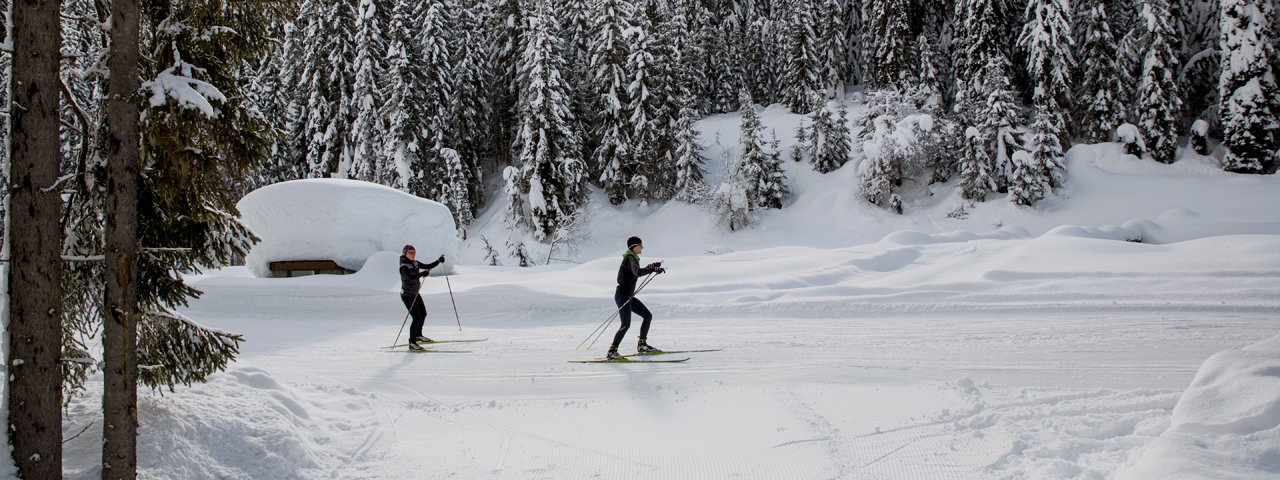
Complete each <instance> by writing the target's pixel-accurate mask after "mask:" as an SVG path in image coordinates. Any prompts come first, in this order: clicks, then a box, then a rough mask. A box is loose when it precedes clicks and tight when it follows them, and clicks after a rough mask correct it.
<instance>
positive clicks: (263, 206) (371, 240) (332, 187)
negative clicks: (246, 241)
mask: <svg viewBox="0 0 1280 480" xmlns="http://www.w3.org/2000/svg"><path fill="white" fill-rule="evenodd" d="M237 207H238V208H239V209H240V214H241V215H242V216H243V218H244V223H245V225H248V227H249V228H250V229H252V230H253V233H255V234H257V235H258V236H259V237H261V239H262V241H261V242H259V243H258V244H257V245H254V247H253V249H252V250H250V251H249V255H248V257H247V258H246V259H245V263H246V265H247V266H248V268H249V271H250V272H252V273H253V274H254V275H256V276H259V277H267V276H270V271H269V264H270V262H278V261H289V260H333V261H334V262H336V263H337V264H338V265H340V266H342V267H343V268H346V269H348V270H359V269H360V267H361V266H363V265H364V263H365V260H367V259H368V258H369V256H370V255H373V254H374V253H375V252H379V251H384V250H387V251H393V252H396V253H397V254H399V253H400V249H401V247H403V246H404V244H406V243H411V244H413V245H414V247H415V248H416V249H417V250H418V259H419V260H422V261H432V260H434V259H435V258H436V257H439V256H440V255H446V256H448V257H454V254H455V253H456V251H457V243H458V240H457V235H456V227H455V225H454V223H453V215H452V214H451V213H450V212H449V209H448V207H445V206H444V205H441V204H439V203H436V202H433V201H431V200H426V199H422V198H418V197H415V196H413V195H410V194H408V193H405V192H402V191H399V190H396V189H394V188H391V187H386V186H382V185H378V184H374V183H369V182H362V181H358V180H344V179H336V178H317V179H306V180H293V181H289V182H282V183H277V184H274V185H268V186H265V187H262V188H260V189H257V190H254V191H253V192H251V193H249V194H248V195H246V196H245V197H244V198H243V199H241V200H240V203H238V204H237ZM450 263H452V262H450Z"/></svg>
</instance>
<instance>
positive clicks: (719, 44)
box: [707, 5, 750, 112]
mask: <svg viewBox="0 0 1280 480" xmlns="http://www.w3.org/2000/svg"><path fill="white" fill-rule="evenodd" d="M723 10H724V11H723V12H716V13H721V14H722V15H724V16H722V17H719V18H721V20H720V21H719V23H718V24H717V26H716V37H715V38H716V45H715V48H713V49H712V51H713V52H715V53H714V54H710V55H709V56H708V57H709V59H710V62H709V63H708V66H707V71H708V72H709V73H708V74H707V76H708V83H709V84H710V85H711V86H712V92H711V98H710V111H711V112H732V111H735V110H736V109H737V108H738V92H740V91H741V90H742V89H744V88H748V87H749V84H750V82H749V81H748V77H747V76H746V75H745V73H744V69H742V68H740V65H743V64H746V63H747V59H746V55H747V52H746V49H747V44H748V43H749V42H748V40H747V38H748V33H749V32H748V31H749V29H750V25H749V22H748V21H747V20H744V19H743V18H742V16H741V15H740V14H739V13H738V12H737V11H736V10H735V9H734V8H732V5H731V6H729V7H726V8H724V9H723Z"/></svg>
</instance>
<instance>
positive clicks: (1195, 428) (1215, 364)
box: [1116, 335, 1280, 480]
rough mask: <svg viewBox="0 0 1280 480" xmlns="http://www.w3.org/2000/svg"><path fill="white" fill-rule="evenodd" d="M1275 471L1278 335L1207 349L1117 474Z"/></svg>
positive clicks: (1279, 416)
mask: <svg viewBox="0 0 1280 480" xmlns="http://www.w3.org/2000/svg"><path fill="white" fill-rule="evenodd" d="M1277 477H1280V335H1278V336H1275V337H1271V338H1270V339H1268V340H1265V341H1262V342H1259V343H1256V344H1253V345H1249V346H1247V347H1245V348H1242V349H1239V350H1227V351H1224V352H1221V353H1218V354H1215V355H1213V356H1212V357H1209V359H1208V360H1206V361H1205V362H1204V365H1202V366H1201V367H1200V371H1199V372H1197V373H1196V377H1195V380H1193V381H1192V382H1191V386H1190V387H1188V388H1187V390H1186V392H1184V393H1183V394H1182V398H1181V399H1179V400H1178V404H1177V406H1175V407H1174V408H1173V420H1172V426H1171V427H1170V428H1169V429H1168V430H1166V431H1165V432H1164V433H1163V434H1162V435H1160V437H1159V438H1157V439H1156V440H1155V441H1154V442H1152V443H1151V444H1150V445H1148V446H1146V447H1144V448H1143V449H1141V450H1140V451H1139V456H1138V458H1137V460H1136V462H1134V463H1133V464H1132V465H1130V466H1128V467H1127V468H1125V469H1124V470H1122V471H1121V472H1120V473H1119V474H1118V475H1117V476H1116V478H1117V479H1119V480H1127V479H1145V478H1185V479H1192V478H1194V479H1246V478H1277Z"/></svg>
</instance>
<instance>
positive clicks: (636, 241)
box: [608, 237, 666, 359]
mask: <svg viewBox="0 0 1280 480" xmlns="http://www.w3.org/2000/svg"><path fill="white" fill-rule="evenodd" d="M643 251H644V243H642V242H641V241H640V237H631V238H628V239H627V251H626V252H623V254H622V265H620V266H619V267H618V289H617V290H615V291H614V292H613V302H614V303H615V304H617V305H618V319H619V320H621V321H622V326H621V327H619V328H618V333H617V334H616V335H614V336H613V345H611V346H610V347H609V354H608V357H609V358H613V359H617V358H622V356H621V355H619V354H618V344H621V343H622V337H625V336H626V335H627V329H629V328H631V312H635V313H636V314H638V315H640V318H642V319H643V320H644V321H643V322H642V323H641V324H640V342H639V343H638V344H636V351H637V352H639V353H645V352H653V351H657V350H658V349H656V348H653V347H651V346H649V343H648V342H646V341H645V340H646V338H647V337H648V336H649V321H650V320H653V314H652V313H649V309H648V308H645V306H644V303H641V302H640V299H639V298H635V294H636V280H637V279H639V278H640V277H642V276H645V275H648V274H651V273H655V272H656V273H665V272H666V270H664V269H663V268H662V262H657V263H650V264H648V265H645V266H644V268H641V267H640V252H643Z"/></svg>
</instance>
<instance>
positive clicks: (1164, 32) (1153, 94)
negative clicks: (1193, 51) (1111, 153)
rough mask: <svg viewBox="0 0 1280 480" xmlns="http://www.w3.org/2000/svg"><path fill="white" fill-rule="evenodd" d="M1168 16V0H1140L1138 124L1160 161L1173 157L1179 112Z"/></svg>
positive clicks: (1172, 36)
mask: <svg viewBox="0 0 1280 480" xmlns="http://www.w3.org/2000/svg"><path fill="white" fill-rule="evenodd" d="M1170 20H1171V19H1170V15H1169V3H1168V0H1142V28H1143V29H1144V32H1143V34H1144V42H1143V45H1144V50H1145V55H1144V59H1143V62H1142V76H1141V83H1140V84H1139V86H1138V97H1137V103H1138V117H1139V119H1138V126H1139V127H1141V128H1142V135H1143V136H1144V137H1146V139H1147V148H1148V150H1147V152H1148V153H1149V154H1150V155H1151V158H1152V159H1155V160H1156V161H1158V162H1163V163H1173V161H1174V160H1175V158H1174V157H1175V155H1176V154H1177V150H1178V130H1179V129H1178V122H1179V120H1180V119H1181V115H1182V97H1181V94H1180V93H1179V86H1178V78H1177V72H1178V57H1177V55H1176V54H1175V53H1174V51H1173V42H1174V41H1175V37H1174V30H1173V27H1172V26H1171V25H1170Z"/></svg>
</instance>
